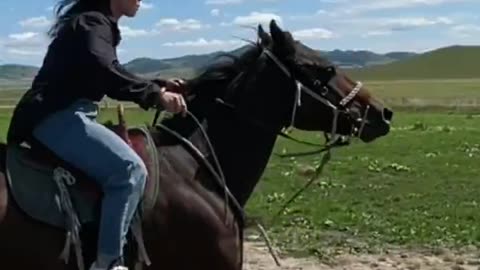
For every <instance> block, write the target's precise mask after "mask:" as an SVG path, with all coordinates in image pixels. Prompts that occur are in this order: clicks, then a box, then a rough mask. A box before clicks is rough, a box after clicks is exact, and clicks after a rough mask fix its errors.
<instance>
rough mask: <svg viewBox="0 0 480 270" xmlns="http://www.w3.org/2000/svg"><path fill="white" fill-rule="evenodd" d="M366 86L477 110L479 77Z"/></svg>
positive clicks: (4, 95)
mask: <svg viewBox="0 0 480 270" xmlns="http://www.w3.org/2000/svg"><path fill="white" fill-rule="evenodd" d="M364 83H365V86H366V87H367V88H368V89H369V90H371V91H372V92H373V93H374V94H375V95H376V96H379V97H381V98H382V99H383V100H384V101H385V102H387V103H388V104H389V105H390V106H392V107H394V108H396V109H399V110H404V109H406V110H422V111H434V110H435V111H438V110H440V111H442V110H443V111H445V110H446V109H448V110H454V111H480V78H479V79H444V80H368V81H365V82H364ZM0 89H1V91H0V106H8V105H14V104H16V102H17V100H18V98H19V97H20V96H21V95H22V93H23V92H24V90H19V89H18V87H13V86H10V87H1V86H0Z"/></svg>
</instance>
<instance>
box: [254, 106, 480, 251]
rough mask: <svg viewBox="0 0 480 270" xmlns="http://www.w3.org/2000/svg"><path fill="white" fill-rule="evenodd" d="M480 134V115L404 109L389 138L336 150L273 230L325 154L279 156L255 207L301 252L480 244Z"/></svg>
mask: <svg viewBox="0 0 480 270" xmlns="http://www.w3.org/2000/svg"><path fill="white" fill-rule="evenodd" d="M298 135H300V137H302V138H304V139H309V140H312V141H313V140H317V141H318V140H320V138H319V136H317V135H314V134H305V133H303V134H302V133H299V134H298ZM479 137H480V118H479V117H475V116H467V115H463V114H450V115H447V114H442V113H431V114H427V113H400V114H397V115H396V118H395V123H394V130H393V131H392V133H391V134H390V135H389V136H388V137H386V138H384V139H380V140H379V141H377V142H375V143H373V144H363V143H360V142H359V143H356V144H355V145H353V146H351V147H348V148H344V149H338V150H336V151H335V152H334V155H333V160H332V162H331V163H330V164H329V166H328V167H327V170H326V172H325V174H324V175H323V177H322V178H321V179H319V181H318V182H317V183H316V185H314V186H313V188H311V189H310V190H308V191H307V192H306V193H304V194H303V196H302V197H301V198H300V199H298V200H297V201H296V202H295V203H294V204H292V205H291V207H289V209H288V211H286V214H285V215H283V216H281V218H280V219H278V221H277V222H275V223H273V224H271V223H270V222H271V219H270V218H271V217H272V215H273V214H274V213H275V212H277V211H278V210H279V209H280V207H281V206H282V205H283V203H284V202H285V201H286V200H287V199H288V198H289V197H290V196H292V194H293V193H294V190H297V189H299V188H300V187H301V186H302V185H303V184H304V183H305V182H306V181H307V179H308V177H309V175H308V171H309V168H312V167H313V166H315V165H316V164H318V163H319V160H320V158H321V157H310V158H302V159H287V160H283V159H279V158H277V157H273V158H272V160H271V162H270V164H269V167H268V170H267V172H266V174H265V176H264V179H263V182H262V183H261V184H260V185H259V187H258V190H257V193H256V196H255V197H254V198H253V199H252V201H251V203H250V204H249V210H250V213H251V214H254V215H258V216H260V217H262V219H263V220H264V222H266V224H268V226H270V228H271V230H272V233H273V235H274V238H275V239H276V240H278V241H279V242H278V244H280V245H281V246H283V247H284V248H286V249H290V250H292V251H296V252H301V253H304V252H308V253H310V254H312V253H313V254H317V255H324V254H325V253H324V249H325V248H331V247H332V246H336V247H349V248H352V249H354V250H357V249H358V250H363V251H364V250H371V249H373V250H375V249H377V248H379V247H382V246H385V245H386V244H391V245H404V246H405V245H406V246H415V247H429V246H444V247H459V246H464V245H478V244H480V225H479V224H480V215H479V213H480V208H479V203H480V201H479V192H478V191H479V190H480V181H478V179H479V173H480V167H479V166H478V160H479V157H480V144H479V141H478V138H479ZM298 150H301V148H300V147H298V146H297V145H294V144H291V143H287V142H285V141H283V140H280V141H279V143H278V145H277V152H280V151H287V152H295V151H298Z"/></svg>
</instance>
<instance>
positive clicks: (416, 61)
mask: <svg viewBox="0 0 480 270" xmlns="http://www.w3.org/2000/svg"><path fill="white" fill-rule="evenodd" d="M347 72H348V73H349V74H350V75H352V76H353V77H354V78H358V79H362V80H400V79H402V80H408V79H470V78H480V46H451V47H445V48H441V49H438V50H434V51H430V52H427V53H424V54H421V55H417V56H415V57H410V58H408V59H404V60H400V61H396V62H393V63H390V64H386V65H382V66H370V67H365V68H361V69H359V68H356V69H350V70H347Z"/></svg>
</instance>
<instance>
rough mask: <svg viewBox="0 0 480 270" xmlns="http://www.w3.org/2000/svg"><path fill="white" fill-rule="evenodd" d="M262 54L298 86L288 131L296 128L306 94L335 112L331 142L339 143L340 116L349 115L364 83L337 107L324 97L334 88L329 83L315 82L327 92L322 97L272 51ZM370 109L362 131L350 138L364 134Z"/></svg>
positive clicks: (353, 132)
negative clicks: (299, 109) (296, 76)
mask: <svg viewBox="0 0 480 270" xmlns="http://www.w3.org/2000/svg"><path fill="white" fill-rule="evenodd" d="M262 54H265V55H266V56H268V57H269V58H270V59H271V60H272V61H273V62H274V63H275V64H276V65H277V66H278V67H279V68H280V70H282V71H283V73H285V75H287V77H288V78H290V79H292V80H294V82H295V85H296V92H295V99H294V104H293V111H292V116H291V122H290V126H289V127H288V129H291V128H293V127H294V126H295V118H296V113H297V111H298V107H301V106H302V102H301V99H302V93H305V94H307V95H309V96H311V97H312V98H313V99H315V100H317V101H319V102H321V103H323V104H325V105H327V106H328V107H330V108H331V109H332V111H333V124H332V130H331V138H330V141H331V142H335V141H337V139H338V138H339V137H340V136H339V135H338V134H337V128H338V116H339V115H340V113H342V112H344V113H347V114H348V113H349V112H350V107H347V105H348V104H352V103H351V101H353V99H355V97H356V96H357V95H358V93H359V92H360V90H362V87H363V83H362V82H360V81H359V82H357V84H356V85H355V87H354V88H353V89H352V91H350V93H349V94H348V95H347V96H345V97H343V99H342V100H341V101H340V102H339V106H336V105H334V104H332V102H330V100H328V99H327V98H326V97H325V96H324V95H326V94H327V93H328V90H329V89H331V88H334V87H332V86H331V85H329V84H328V82H327V84H324V83H323V82H322V81H320V80H316V81H315V85H318V86H320V87H323V88H324V89H326V90H327V91H325V92H324V93H322V95H320V94H318V93H317V92H315V91H313V90H312V89H310V88H309V87H308V86H306V85H304V84H303V83H302V82H301V81H299V80H297V79H296V78H295V77H294V76H293V75H292V73H291V72H290V71H289V70H288V68H287V67H286V66H285V65H284V64H283V63H282V62H281V61H280V60H279V59H278V58H277V57H276V56H275V55H274V54H273V53H272V52H271V51H270V50H268V49H267V48H263V51H262ZM335 76H336V74H335V75H334V76H332V77H331V78H330V79H329V80H328V81H330V80H332V79H333V78H334V77H335ZM337 92H339V91H337ZM369 109H370V106H367V109H366V110H365V113H364V115H363V118H362V119H361V120H360V121H361V126H360V129H359V130H358V132H355V131H354V130H352V133H351V134H349V136H348V137H351V136H352V135H354V134H355V133H356V134H357V136H360V134H361V133H362V132H363V128H364V127H365V123H366V117H367V114H368V110H369Z"/></svg>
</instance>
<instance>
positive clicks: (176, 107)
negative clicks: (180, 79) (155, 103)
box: [160, 88, 187, 116]
mask: <svg viewBox="0 0 480 270" xmlns="http://www.w3.org/2000/svg"><path fill="white" fill-rule="evenodd" d="M160 104H161V105H162V107H163V108H165V110H166V111H168V112H171V113H175V114H176V113H180V112H181V113H182V115H183V116H185V115H186V113H187V103H186V102H185V99H184V98H183V96H182V94H179V93H175V92H171V91H168V90H167V89H166V88H162V91H161V92H160Z"/></svg>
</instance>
